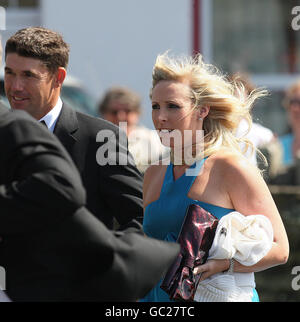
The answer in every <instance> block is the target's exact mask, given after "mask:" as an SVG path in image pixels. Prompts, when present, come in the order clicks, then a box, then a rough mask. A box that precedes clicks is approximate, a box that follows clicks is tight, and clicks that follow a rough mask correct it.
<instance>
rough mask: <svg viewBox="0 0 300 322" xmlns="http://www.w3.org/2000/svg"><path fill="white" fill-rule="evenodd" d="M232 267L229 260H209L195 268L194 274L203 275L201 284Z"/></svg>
mask: <svg viewBox="0 0 300 322" xmlns="http://www.w3.org/2000/svg"><path fill="white" fill-rule="evenodd" d="M229 266H230V261H229V260H228V259H209V260H208V261H207V262H206V263H205V264H202V265H199V266H197V267H195V268H194V274H196V275H197V274H201V277H200V282H201V281H203V280H205V279H206V278H208V277H210V276H212V275H214V274H216V273H221V272H224V271H227V270H228V268H229Z"/></svg>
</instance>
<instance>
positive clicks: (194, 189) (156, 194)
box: [143, 53, 289, 301]
mask: <svg viewBox="0 0 300 322" xmlns="http://www.w3.org/2000/svg"><path fill="white" fill-rule="evenodd" d="M152 76H153V84H152V89H151V100H152V119H153V123H154V126H155V128H156V130H157V131H158V133H159V135H160V137H161V138H162V142H163V143H164V141H165V142H168V144H169V146H170V147H171V151H172V153H171V160H172V162H171V163H170V164H169V165H166V164H165V165H164V164H160V165H153V166H151V167H149V168H148V169H147V171H146V173H145V177H144V231H145V233H146V234H147V235H149V236H151V237H154V238H158V239H161V240H168V241H173V242H174V241H176V239H177V237H178V234H179V232H180V228H181V225H182V222H183V219H184V216H185V212H186V209H187V206H188V205H189V204H192V203H196V204H198V205H200V206H201V207H203V208H204V209H206V210H207V211H209V212H211V213H212V214H214V215H215V216H216V217H218V218H221V217H222V216H224V215H226V214H228V213H230V212H232V211H234V210H235V211H238V212H240V213H241V214H243V215H251V214H263V215H265V216H266V217H267V218H269V220H270V221H271V223H272V227H273V232H274V241H273V246H272V248H271V250H270V251H269V252H268V254H267V255H266V256H265V257H264V258H263V259H261V260H260V261H259V262H258V263H257V264H255V265H254V266H247V267H246V266H243V265H241V264H240V263H238V262H236V261H231V260H228V259H223V260H209V261H207V262H206V263H205V264H204V265H201V266H198V267H197V268H196V269H195V273H197V274H201V281H202V280H204V279H206V278H208V277H210V276H212V275H213V274H216V273H219V272H223V271H226V270H228V269H229V268H230V270H233V271H234V272H240V273H250V274H252V275H253V297H252V301H258V295H257V292H256V290H255V282H254V274H253V273H254V272H258V271H261V270H265V269H267V268H270V267H272V266H276V265H280V264H284V263H286V261H287V259H288V254H289V245H288V239H287V235H286V232H285V228H284V225H283V223H282V220H281V217H280V215H279V213H278V210H277V208H276V205H275V203H274V201H273V199H272V196H271V194H270V192H269V190H268V188H267V185H266V184H265V182H264V180H263V178H262V176H261V174H260V171H259V169H257V168H256V167H255V166H254V165H252V164H251V163H250V162H249V161H248V160H247V159H246V157H244V156H243V151H241V150H240V148H239V144H240V143H241V140H243V139H242V138H239V139H238V138H236V136H235V130H236V129H237V126H238V124H239V122H240V120H241V118H243V119H246V120H248V122H249V124H250V125H251V116H250V113H249V112H250V109H251V106H252V105H253V103H254V101H255V100H256V99H257V98H259V97H261V96H264V95H265V92H264V91H259V90H257V91H254V92H252V93H251V94H250V95H248V96H247V95H245V93H244V89H243V87H242V86H241V87H239V86H238V84H234V83H230V82H229V81H228V80H227V79H226V78H225V77H224V76H222V75H221V74H220V72H219V71H217V69H216V68H214V67H213V66H211V65H208V64H205V63H204V62H203V61H202V59H201V57H200V56H198V57H196V58H190V57H178V58H172V57H170V56H169V55H168V54H167V53H166V54H163V55H159V56H158V57H157V60H156V63H155V66H154V69H153V75H152ZM201 130H203V131H204V138H203V140H204V150H202V153H199V151H198V152H197V149H194V150H193V153H192V156H193V157H194V159H195V162H194V163H193V164H192V165H190V159H189V160H185V158H184V147H185V146H186V145H185V144H184V143H183V142H185V140H184V135H185V133H192V135H191V136H190V137H191V138H192V139H191V140H192V141H191V142H190V143H191V145H190V146H194V147H196V146H197V142H195V140H196V138H197V135H196V132H197V131H201ZM175 132H176V133H179V134H181V135H182V140H181V141H180V140H175V139H174V136H173V133H175ZM168 137H169V140H167V139H166V138H168ZM245 143H246V144H247V145H249V144H250V142H248V141H245ZM164 144H166V143H164ZM180 154H182V155H183V157H182V158H181V159H182V160H183V162H181V163H179V162H176V159H177V161H178V159H180V158H178V156H180ZM176 156H177V158H176ZM187 161H188V162H187ZM187 170H193V171H192V172H191V171H190V172H188V171H187ZM143 301H169V297H168V295H167V294H166V293H165V292H164V291H162V290H161V289H160V284H157V285H156V287H155V288H154V289H153V290H152V291H151V292H150V293H149V294H148V295H147V296H146V297H145V298H144V299H143Z"/></svg>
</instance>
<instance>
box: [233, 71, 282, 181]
mask: <svg viewBox="0 0 300 322" xmlns="http://www.w3.org/2000/svg"><path fill="white" fill-rule="evenodd" d="M229 80H231V81H232V82H233V83H238V84H240V85H242V86H243V87H244V89H245V95H250V94H251V93H252V92H255V91H256V90H257V88H256V87H255V85H254V84H253V83H252V82H251V80H250V76H249V75H248V74H247V73H246V72H237V73H234V74H232V75H231V76H230V77H229ZM253 108H255V106H254V107H253ZM236 136H237V137H238V138H242V137H244V138H246V139H248V140H249V141H250V142H251V143H252V144H253V148H252V147H248V149H247V150H246V152H245V156H247V157H248V158H249V159H250V160H251V162H252V163H253V164H254V165H258V164H259V165H260V166H262V167H264V178H265V180H266V181H267V182H269V180H270V178H271V177H274V176H275V175H277V174H278V173H279V171H280V169H281V161H280V160H281V156H282V150H281V148H280V143H279V140H278V137H277V136H276V134H275V133H273V131H272V130H271V129H269V128H267V127H265V126H263V125H261V124H259V123H257V122H253V121H252V126H251V127H249V124H248V123H247V121H246V120H245V119H242V120H241V121H240V124H239V126H238V128H237V130H236ZM241 148H242V149H244V148H246V146H245V144H243V143H241ZM266 161H267V163H266Z"/></svg>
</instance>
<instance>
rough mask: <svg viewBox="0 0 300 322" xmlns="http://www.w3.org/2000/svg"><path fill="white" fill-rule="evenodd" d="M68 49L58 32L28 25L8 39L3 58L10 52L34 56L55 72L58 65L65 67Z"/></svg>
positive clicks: (67, 59) (67, 60)
mask: <svg viewBox="0 0 300 322" xmlns="http://www.w3.org/2000/svg"><path fill="white" fill-rule="evenodd" d="M69 51H70V50H69V46H68V44H66V43H65V42H64V40H63V38H62V36H61V35H60V34H59V33H57V32H55V31H52V30H49V29H46V28H42V27H29V28H25V29H21V30H19V31H17V32H16V33H15V34H14V35H13V36H12V37H10V38H9V39H8V41H7V42H6V46H5V58H6V56H7V54H10V53H15V54H18V55H19V56H23V57H29V58H36V59H39V60H41V61H42V62H43V63H44V64H45V66H46V67H47V68H48V69H49V70H50V71H51V72H55V71H56V70H57V69H58V67H64V68H67V66H68V62H69Z"/></svg>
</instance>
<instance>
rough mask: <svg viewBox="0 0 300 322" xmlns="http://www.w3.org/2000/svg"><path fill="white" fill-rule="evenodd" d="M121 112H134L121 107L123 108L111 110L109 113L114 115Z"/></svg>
mask: <svg viewBox="0 0 300 322" xmlns="http://www.w3.org/2000/svg"><path fill="white" fill-rule="evenodd" d="M119 112H125V113H126V114H129V113H131V112H132V110H129V109H121V110H109V111H108V113H110V114H112V115H117V114H118V113H119Z"/></svg>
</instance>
